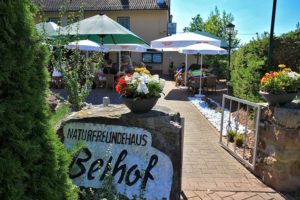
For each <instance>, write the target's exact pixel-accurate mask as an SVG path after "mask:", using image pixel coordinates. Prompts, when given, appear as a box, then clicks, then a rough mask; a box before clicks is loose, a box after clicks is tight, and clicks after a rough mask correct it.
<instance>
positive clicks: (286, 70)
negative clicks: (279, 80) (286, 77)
mask: <svg viewBox="0 0 300 200" xmlns="http://www.w3.org/2000/svg"><path fill="white" fill-rule="evenodd" d="M282 71H285V72H291V71H292V69H291V68H289V67H287V68H284V69H283V70H282Z"/></svg>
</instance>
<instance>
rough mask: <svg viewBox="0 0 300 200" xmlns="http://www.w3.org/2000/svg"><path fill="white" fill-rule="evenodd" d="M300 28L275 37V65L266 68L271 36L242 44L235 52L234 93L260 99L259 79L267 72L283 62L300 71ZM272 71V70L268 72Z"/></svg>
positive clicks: (246, 97) (232, 80) (232, 73)
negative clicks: (299, 42)
mask: <svg viewBox="0 0 300 200" xmlns="http://www.w3.org/2000/svg"><path fill="white" fill-rule="evenodd" d="M299 40H300V30H295V31H291V32H289V33H286V34H283V35H281V36H279V37H275V38H274V49H273V58H272V59H273V67H272V68H271V69H267V68H266V61H267V56H268V43H269V37H268V35H266V34H265V35H263V36H260V37H257V38H256V39H254V40H252V41H250V42H249V43H248V44H246V45H244V46H242V47H241V48H240V49H238V50H237V51H235V52H234V53H233V55H232V62H231V63H232V65H231V81H230V83H231V86H232V88H233V95H234V96H236V97H239V98H242V99H246V100H249V101H254V102H258V101H260V98H261V97H260V95H259V82H260V79H261V78H262V76H263V74H265V73H266V72H268V71H270V70H276V67H274V66H278V65H279V64H281V63H285V64H286V65H287V66H289V67H290V66H291V67H293V68H292V70H293V71H296V72H299V70H300V59H299V55H300V47H299V44H298V43H297V41H299ZM267 70H268V71H267Z"/></svg>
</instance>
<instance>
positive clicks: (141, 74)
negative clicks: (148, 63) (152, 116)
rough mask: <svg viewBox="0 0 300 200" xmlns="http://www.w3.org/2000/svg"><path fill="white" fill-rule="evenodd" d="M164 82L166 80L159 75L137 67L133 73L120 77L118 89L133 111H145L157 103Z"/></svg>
mask: <svg viewBox="0 0 300 200" xmlns="http://www.w3.org/2000/svg"><path fill="white" fill-rule="evenodd" d="M164 84H165V81H164V80H163V79H161V78H159V76H158V75H151V74H150V72H149V71H148V70H147V69H145V68H135V72H134V73H133V74H126V75H124V76H122V77H120V79H119V80H118V83H117V85H116V91H117V92H118V93H119V94H120V95H121V97H122V98H123V101H124V103H125V105H126V106H127V107H128V108H129V109H130V110H131V111H132V112H134V113H144V112H148V111H150V110H151V109H152V108H153V106H154V105H155V104H156V102H157V100H158V99H159V98H160V93H162V91H163V87H164Z"/></svg>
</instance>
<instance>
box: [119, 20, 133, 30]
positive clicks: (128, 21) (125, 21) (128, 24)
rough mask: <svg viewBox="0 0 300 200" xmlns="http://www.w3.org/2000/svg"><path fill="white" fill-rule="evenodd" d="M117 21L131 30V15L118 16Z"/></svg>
mask: <svg viewBox="0 0 300 200" xmlns="http://www.w3.org/2000/svg"><path fill="white" fill-rule="evenodd" d="M117 22H118V23H119V24H121V25H122V26H124V27H125V28H127V29H128V30H130V18H129V17H117Z"/></svg>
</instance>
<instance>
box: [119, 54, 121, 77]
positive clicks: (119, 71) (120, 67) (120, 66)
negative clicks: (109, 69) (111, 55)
mask: <svg viewBox="0 0 300 200" xmlns="http://www.w3.org/2000/svg"><path fill="white" fill-rule="evenodd" d="M120 72H121V51H119V74H120Z"/></svg>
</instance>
